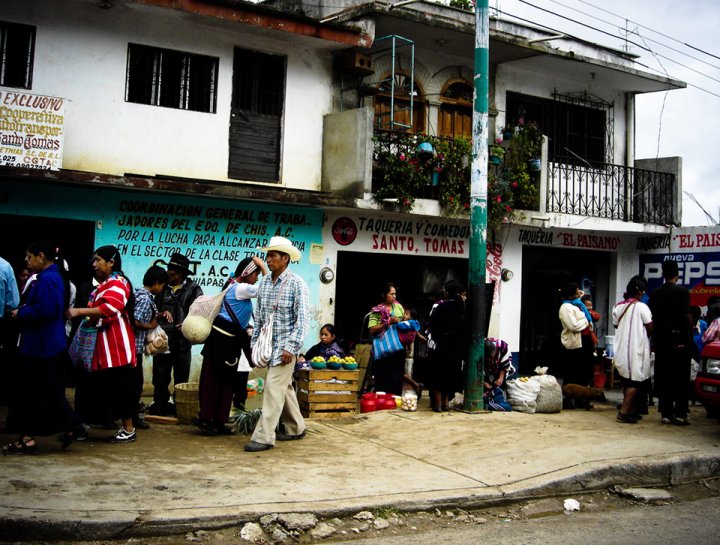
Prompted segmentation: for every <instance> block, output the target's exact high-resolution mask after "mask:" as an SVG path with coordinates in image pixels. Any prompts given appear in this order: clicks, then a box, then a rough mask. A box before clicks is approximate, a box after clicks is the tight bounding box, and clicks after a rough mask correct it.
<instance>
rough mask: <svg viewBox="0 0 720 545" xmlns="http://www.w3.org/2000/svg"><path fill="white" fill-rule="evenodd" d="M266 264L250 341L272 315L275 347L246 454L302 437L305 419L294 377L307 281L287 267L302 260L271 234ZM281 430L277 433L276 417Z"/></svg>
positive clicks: (303, 324) (305, 321) (302, 334)
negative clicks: (265, 274)
mask: <svg viewBox="0 0 720 545" xmlns="http://www.w3.org/2000/svg"><path fill="white" fill-rule="evenodd" d="M263 250H264V251H266V252H267V266H268V269H269V270H270V272H271V274H269V275H267V276H264V277H263V279H262V280H261V281H260V284H259V286H258V297H257V309H256V312H255V329H254V331H253V336H252V340H251V344H252V345H253V346H254V345H255V342H256V341H257V338H258V335H259V334H260V330H261V329H262V326H263V324H264V323H265V321H266V320H267V319H268V317H269V316H270V314H272V313H274V314H275V317H274V322H273V336H272V337H273V343H272V345H273V349H272V357H271V358H270V364H269V367H268V372H267V378H266V380H265V391H264V393H263V405H262V416H261V417H260V421H259V422H258V425H257V427H256V428H255V432H254V433H253V435H252V440H251V441H250V442H248V443H246V444H245V450H246V451H248V452H260V451H263V450H268V449H271V448H273V447H274V446H275V440H276V439H277V440H278V441H291V440H293V439H302V438H303V437H304V436H305V421H304V420H303V417H302V415H301V414H300V407H299V406H298V401H297V397H296V395H295V390H294V389H293V387H292V375H293V371H294V369H295V361H296V360H297V356H298V354H299V353H300V351H301V350H302V346H303V340H304V338H305V335H306V333H307V328H308V306H309V296H308V288H307V284H305V281H304V280H303V279H302V278H300V277H299V276H298V275H296V274H293V273H292V272H290V271H289V270H288V265H289V264H290V262H291V261H300V258H301V254H300V251H299V250H298V249H297V248H295V246H293V245H292V243H291V242H290V241H289V240H288V239H286V238H284V237H272V238H271V239H270V244H269V245H268V247H267V248H263ZM280 417H282V419H283V423H284V424H285V432H283V433H278V434H276V433H275V428H276V427H277V425H278V422H279V421H280Z"/></svg>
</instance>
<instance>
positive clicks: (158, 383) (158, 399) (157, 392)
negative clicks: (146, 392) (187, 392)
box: [152, 350, 191, 405]
mask: <svg viewBox="0 0 720 545" xmlns="http://www.w3.org/2000/svg"><path fill="white" fill-rule="evenodd" d="M190 361H191V353H190V351H189V350H188V351H187V352H170V354H160V355H158V356H154V357H153V378H152V383H153V388H154V391H153V402H154V403H158V404H160V405H165V404H167V403H168V402H169V401H170V389H169V388H170V381H171V380H172V379H173V378H174V379H175V382H174V383H175V384H183V383H185V382H187V381H188V379H189V378H190Z"/></svg>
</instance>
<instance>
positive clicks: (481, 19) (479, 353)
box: [463, 0, 490, 412]
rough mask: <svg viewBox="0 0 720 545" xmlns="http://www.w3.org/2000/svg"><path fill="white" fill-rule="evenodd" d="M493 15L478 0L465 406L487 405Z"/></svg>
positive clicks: (471, 408)
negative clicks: (489, 108)
mask: <svg viewBox="0 0 720 545" xmlns="http://www.w3.org/2000/svg"><path fill="white" fill-rule="evenodd" d="M489 24H490V17H489V8H488V0H476V4H475V96H474V100H473V105H474V108H473V124H472V127H473V130H472V132H473V135H472V165H471V170H470V266H469V294H468V295H469V298H468V304H469V306H470V354H469V359H468V364H467V366H466V367H465V401H464V403H463V409H464V410H465V411H469V412H474V411H479V410H482V409H483V408H484V407H483V399H482V394H483V380H484V378H483V373H484V361H485V321H486V316H487V309H486V308H485V261H486V258H487V212H488V208H487V179H488V156H487V155H488V152H487V140H488V137H487V133H488V80H489V75H488V73H489V68H490V66H489V65H490V63H489V45H490V29H489Z"/></svg>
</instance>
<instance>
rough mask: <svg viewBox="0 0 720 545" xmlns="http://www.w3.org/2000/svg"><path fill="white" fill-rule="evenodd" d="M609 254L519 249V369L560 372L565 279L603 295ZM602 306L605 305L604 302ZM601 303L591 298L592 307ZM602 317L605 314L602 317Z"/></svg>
mask: <svg viewBox="0 0 720 545" xmlns="http://www.w3.org/2000/svg"><path fill="white" fill-rule="evenodd" d="M609 270H610V254H609V253H606V252H592V251H582V250H565V249H558V248H531V247H525V248H523V280H522V309H521V311H520V368H519V371H520V372H521V373H522V374H530V375H532V374H533V373H534V372H533V369H535V367H536V366H538V365H542V366H547V367H549V368H550V369H549V371H548V372H549V373H551V374H558V375H559V374H560V369H559V368H558V367H559V366H558V363H559V358H558V355H559V352H560V348H561V344H560V332H561V331H562V327H561V326H560V319H559V318H558V312H559V309H560V302H561V300H560V295H559V293H558V290H559V289H560V288H561V287H562V286H563V285H564V284H565V283H567V282H577V283H578V284H579V285H580V289H582V290H584V291H585V292H586V293H591V294H593V296H594V294H596V293H602V294H607V282H608V277H609ZM604 304H605V308H607V306H606V302H605V303H604ZM602 305H603V302H601V301H595V307H596V308H598V307H599V308H602ZM603 318H605V317H603Z"/></svg>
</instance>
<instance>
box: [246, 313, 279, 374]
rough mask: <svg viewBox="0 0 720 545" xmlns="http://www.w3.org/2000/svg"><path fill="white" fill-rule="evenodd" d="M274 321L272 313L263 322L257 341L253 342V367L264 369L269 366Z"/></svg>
mask: <svg viewBox="0 0 720 545" xmlns="http://www.w3.org/2000/svg"><path fill="white" fill-rule="evenodd" d="M274 321H275V313H274V312H273V313H272V314H270V316H268V319H267V320H265V323H264V324H263V326H262V328H261V329H260V333H258V336H257V339H256V340H255V346H253V349H252V362H253V363H254V364H255V367H259V368H261V369H262V368H265V367H267V366H268V365H270V360H271V359H272V352H273V344H272V337H273V322H274Z"/></svg>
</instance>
